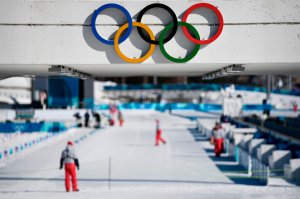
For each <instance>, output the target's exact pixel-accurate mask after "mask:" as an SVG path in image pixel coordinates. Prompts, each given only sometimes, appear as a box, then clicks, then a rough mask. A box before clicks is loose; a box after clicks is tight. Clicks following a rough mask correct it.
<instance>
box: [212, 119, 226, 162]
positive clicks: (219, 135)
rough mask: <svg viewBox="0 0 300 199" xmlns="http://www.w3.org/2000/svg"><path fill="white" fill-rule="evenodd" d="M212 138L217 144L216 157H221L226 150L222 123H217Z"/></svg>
mask: <svg viewBox="0 0 300 199" xmlns="http://www.w3.org/2000/svg"><path fill="white" fill-rule="evenodd" d="M212 140H213V143H214V145H215V150H214V151H215V157H220V156H221V153H222V152H223V151H224V129H223V128H222V125H221V124H220V123H218V122H217V123H216V125H215V127H214V128H213V132H212Z"/></svg>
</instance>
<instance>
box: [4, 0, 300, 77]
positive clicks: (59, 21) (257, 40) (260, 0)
mask: <svg viewBox="0 0 300 199" xmlns="http://www.w3.org/2000/svg"><path fill="white" fill-rule="evenodd" d="M110 2H115V3H119V4H121V5H123V6H124V7H125V8H126V9H128V11H129V12H130V14H131V16H132V17H133V18H134V19H135V18H136V16H137V14H138V12H139V11H140V10H141V9H142V8H144V7H145V6H146V5H148V4H151V3H154V1H129V0H127V1H97V0H92V1H75V0H52V1H46V0H35V1H33V0H26V1H24V0H14V1H11V0H2V1H0V74H1V76H5V75H6V76H8V75H28V74H37V75H49V73H48V72H47V69H48V67H49V65H56V64H59V65H68V66H71V67H73V68H76V69H79V70H81V71H84V72H87V73H91V74H94V75H98V76H104V75H115V76H130V75H162V76H165V75H170V76H172V75H181V74H182V75H200V74H203V73H206V72H209V71H212V70H215V69H218V68H221V67H223V66H226V65H229V64H233V63H242V64H245V66H246V72H245V73H244V74H266V73H270V72H272V73H274V74H291V75H295V76H296V75H299V74H300V67H299V66H300V56H299V52H300V1H299V0H289V1H284V0H252V1H245V0H215V1H207V2H209V3H211V4H213V5H215V6H217V7H218V9H219V10H220V11H221V13H222V15H223V18H224V21H225V25H224V29H223V33H222V34H221V36H220V37H219V38H218V39H217V40H216V41H215V42H213V43H212V44H209V45H206V46H202V47H201V50H200V51H199V52H198V54H197V56H196V57H195V58H194V59H192V60H191V61H190V62H189V63H187V64H173V63H172V62H170V61H168V60H166V58H164V57H163V56H162V54H161V52H160V50H159V47H157V48H156V50H155V53H154V54H153V55H152V56H151V57H150V58H149V59H148V60H146V61H145V62H144V63H143V65H142V66H141V65H140V64H125V62H124V61H123V60H121V59H120V58H119V57H118V56H117V55H116V53H115V50H114V48H113V47H112V46H106V45H104V44H102V43H100V42H99V41H98V40H96V39H95V37H94V36H93V34H92V31H91V27H90V20H91V15H92V13H93V11H94V10H96V9H97V8H98V7H99V6H101V5H103V4H105V3H110ZM155 2H156V1H155ZM159 2H161V3H164V4H166V5H168V6H169V7H171V8H172V9H173V10H174V12H175V13H176V15H177V16H178V19H179V20H181V16H182V14H183V13H184V12H185V11H186V9H187V8H188V7H189V6H191V5H193V4H195V3H198V2H199V1H193V0H192V1H187V0H181V1H180V3H179V1H178V0H173V1H171V0H169V1H159ZM169 22H170V17H169V15H168V14H167V13H166V12H164V11H162V10H160V9H156V10H155V9H154V10H152V11H151V12H149V14H147V15H145V17H144V18H143V23H145V24H147V25H149V27H150V28H151V29H152V30H153V32H154V33H155V34H156V35H159V33H160V31H161V30H162V29H163V28H164V25H165V24H168V23H169ZM188 22H189V23H191V24H192V25H194V27H196V29H197V30H198V32H199V33H200V35H201V38H207V37H209V35H212V34H214V32H215V31H216V28H217V27H216V26H213V25H211V24H216V23H218V20H217V19H216V17H215V15H214V14H213V13H212V12H211V11H209V10H206V9H200V10H199V11H197V12H194V13H193V14H192V15H191V16H190V17H189V18H188ZM124 23H126V20H125V19H124V17H123V15H122V14H121V13H120V12H119V11H117V10H114V9H110V10H107V11H105V12H103V13H102V14H100V15H99V17H98V20H97V29H98V31H99V33H100V34H101V35H103V36H107V37H111V36H112V35H113V33H114V32H115V31H116V30H117V29H118V25H120V24H124ZM120 46H121V50H122V51H123V52H125V53H126V55H128V56H129V57H139V56H141V54H143V53H144V52H145V51H147V49H148V47H149V45H148V44H147V43H146V42H144V41H143V40H142V39H141V38H140V36H139V35H138V33H137V31H136V30H135V29H133V31H132V34H131V36H130V38H129V39H127V40H126V41H125V42H124V43H122V44H121V45H120ZM165 46H166V49H167V51H168V52H169V53H170V54H171V55H173V56H175V57H184V56H185V55H186V53H187V52H190V51H191V49H192V48H193V47H194V44H192V43H191V42H190V41H189V40H187V39H186V37H185V36H184V35H183V33H182V31H181V29H180V28H179V29H178V32H177V34H176V36H175V38H174V39H172V40H171V41H170V42H168V43H167V44H166V45H165Z"/></svg>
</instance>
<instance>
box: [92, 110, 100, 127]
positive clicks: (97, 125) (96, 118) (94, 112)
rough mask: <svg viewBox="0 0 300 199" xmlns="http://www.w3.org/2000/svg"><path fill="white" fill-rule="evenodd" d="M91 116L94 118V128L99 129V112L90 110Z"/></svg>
mask: <svg viewBox="0 0 300 199" xmlns="http://www.w3.org/2000/svg"><path fill="white" fill-rule="evenodd" d="M92 114H93V117H94V118H95V125H94V128H96V129H99V128H101V116H100V114H99V113H97V112H96V111H93V112H92Z"/></svg>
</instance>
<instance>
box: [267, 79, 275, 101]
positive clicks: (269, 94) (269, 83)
mask: <svg viewBox="0 0 300 199" xmlns="http://www.w3.org/2000/svg"><path fill="white" fill-rule="evenodd" d="M272 79H273V78H272V75H267V89H266V90H267V100H270V96H271V92H272V83H273V82H272Z"/></svg>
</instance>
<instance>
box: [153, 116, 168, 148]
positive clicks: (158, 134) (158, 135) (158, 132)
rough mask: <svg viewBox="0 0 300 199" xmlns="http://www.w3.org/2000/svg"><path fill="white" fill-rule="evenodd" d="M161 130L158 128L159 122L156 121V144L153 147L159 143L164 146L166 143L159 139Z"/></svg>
mask: <svg viewBox="0 0 300 199" xmlns="http://www.w3.org/2000/svg"><path fill="white" fill-rule="evenodd" d="M161 134H162V130H161V128H160V124H159V120H156V142H155V146H158V145H159V142H160V141H161V142H162V143H164V144H166V143H167V142H166V141H165V140H164V139H163V138H162V137H161Z"/></svg>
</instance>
